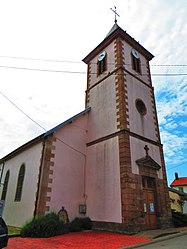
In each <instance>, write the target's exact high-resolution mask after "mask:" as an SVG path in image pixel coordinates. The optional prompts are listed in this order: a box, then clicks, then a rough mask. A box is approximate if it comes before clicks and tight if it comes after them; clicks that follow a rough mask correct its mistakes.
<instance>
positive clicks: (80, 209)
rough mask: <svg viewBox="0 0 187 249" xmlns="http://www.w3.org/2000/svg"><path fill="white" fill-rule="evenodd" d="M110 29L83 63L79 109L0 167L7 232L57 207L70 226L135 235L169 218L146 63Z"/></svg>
mask: <svg viewBox="0 0 187 249" xmlns="http://www.w3.org/2000/svg"><path fill="white" fill-rule="evenodd" d="M152 58H153V55H152V54H151V53H150V52H149V51H147V50H146V49H145V48H144V47H143V46H142V45H141V44H139V43H138V42H137V41H135V40H134V39H133V38H132V37H131V36H130V35H128V34H127V33H126V32H125V31H124V30H123V29H121V28H120V27H119V26H118V25H117V23H116V22H115V24H114V25H113V27H112V29H111V30H110V32H109V33H108V35H107V36H106V37H105V39H104V40H103V41H102V42H101V43H100V44H99V45H98V46H97V47H96V48H95V49H93V50H92V51H91V52H90V53H89V54H88V55H87V56H86V57H85V58H84V59H83V61H84V62H85V63H86V64H87V66H88V70H87V89H86V101H85V102H86V108H85V110H84V111H83V112H81V113H79V114H77V115H76V116H74V117H72V118H70V119H69V120H67V121H65V122H64V123H62V124H60V125H59V126H57V127H54V129H52V130H50V131H48V132H46V133H44V134H42V135H41V136H39V137H37V138H35V139H33V140H32V141H30V142H28V143H27V144H25V145H23V146H22V147H20V148H18V149H17V150H15V151H13V152H12V153H10V154H9V155H7V156H5V157H4V158H2V159H1V161H0V162H1V168H2V172H3V173H2V175H1V182H2V183H3V184H4V185H3V188H1V196H2V198H1V199H2V200H4V210H3V217H4V218H5V220H7V223H8V224H9V225H15V226H21V225H22V224H23V223H24V222H25V221H26V220H28V219H30V218H32V217H33V216H36V215H43V214H45V213H46V212H50V211H56V212H58V211H59V210H60V208H61V206H64V207H65V209H66V210H67V212H68V215H69V218H70V220H71V219H73V218H74V217H76V216H80V217H84V216H89V217H90V218H91V219H92V220H93V221H94V226H95V228H103V229H108V230H110V229H111V230H118V231H136V230H144V229H154V228H159V227H168V226H169V225H170V224H171V210H170V202H169V194H168V187H167V179H166V170H165V165H164V156H163V147H162V144H161V140H160V134H159V127H158V120H157V112H156V105H155V98H154V89H153V86H152V81H151V74H150V68H149V61H150V60H151V59H152Z"/></svg>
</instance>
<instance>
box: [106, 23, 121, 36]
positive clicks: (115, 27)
mask: <svg viewBox="0 0 187 249" xmlns="http://www.w3.org/2000/svg"><path fill="white" fill-rule="evenodd" d="M118 28H119V26H118V25H117V22H115V23H114V25H113V26H112V28H111V30H110V31H109V32H108V34H107V36H106V37H105V39H106V38H107V37H108V36H109V35H110V34H112V33H113V32H114V31H115V30H116V29H118Z"/></svg>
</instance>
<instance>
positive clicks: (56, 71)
mask: <svg viewBox="0 0 187 249" xmlns="http://www.w3.org/2000/svg"><path fill="white" fill-rule="evenodd" d="M0 67H1V68H7V69H18V70H28V71H39V72H51V73H69V74H86V72H81V71H68V70H67V71H64V70H52V69H41V68H28V67H13V66H2V65H0ZM90 74H97V72H95V73H90ZM103 74H106V75H108V73H103ZM115 75H130V74H129V73H124V74H115ZM148 75H149V74H141V75H140V76H148ZM137 76H139V74H137ZM151 76H187V73H152V74H151Z"/></svg>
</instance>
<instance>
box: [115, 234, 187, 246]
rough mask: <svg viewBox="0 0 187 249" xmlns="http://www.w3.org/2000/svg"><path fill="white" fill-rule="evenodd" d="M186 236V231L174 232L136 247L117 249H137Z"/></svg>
mask: <svg viewBox="0 0 187 249" xmlns="http://www.w3.org/2000/svg"><path fill="white" fill-rule="evenodd" d="M185 234H187V230H183V231H179V232H175V233H172V234H170V235H165V236H164V235H163V236H161V237H157V238H153V239H152V240H151V241H149V242H145V243H141V244H137V245H132V246H126V247H120V248H118V249H131V248H139V247H143V246H147V245H151V244H155V243H157V242H161V241H165V240H168V239H173V238H177V237H180V236H183V235H185Z"/></svg>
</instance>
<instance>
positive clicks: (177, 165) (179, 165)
mask: <svg viewBox="0 0 187 249" xmlns="http://www.w3.org/2000/svg"><path fill="white" fill-rule="evenodd" d="M182 165H184V162H183V163H181V164H179V165H176V166H174V167H171V168H169V169H167V170H171V169H175V168H178V167H181V166H182Z"/></svg>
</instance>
